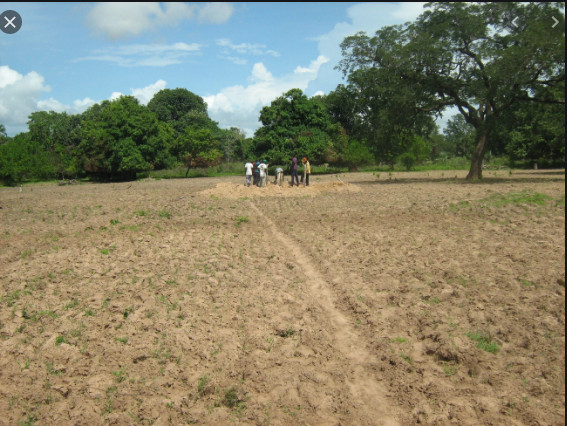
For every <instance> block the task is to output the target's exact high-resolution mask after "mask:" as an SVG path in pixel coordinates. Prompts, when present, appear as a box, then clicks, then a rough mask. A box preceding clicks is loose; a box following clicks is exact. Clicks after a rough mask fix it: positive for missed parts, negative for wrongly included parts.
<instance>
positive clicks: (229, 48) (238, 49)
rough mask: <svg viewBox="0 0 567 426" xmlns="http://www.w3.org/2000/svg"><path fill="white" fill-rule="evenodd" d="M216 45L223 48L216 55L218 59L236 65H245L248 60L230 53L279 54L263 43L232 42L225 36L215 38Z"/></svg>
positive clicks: (276, 55) (275, 55)
mask: <svg viewBox="0 0 567 426" xmlns="http://www.w3.org/2000/svg"><path fill="white" fill-rule="evenodd" d="M217 46H221V47H223V48H224V49H223V50H222V51H221V54H220V55H218V57H219V58H220V59H226V60H227V61H230V62H232V63H234V64H236V65H245V64H247V63H248V61H247V60H246V59H244V58H241V57H239V56H233V55H232V53H238V54H239V55H256V56H260V55H269V56H274V57H278V56H280V54H279V53H278V52H276V51H275V50H272V49H268V48H267V46H266V45H265V44H258V43H240V44H234V43H232V42H231V41H230V40H229V39H227V38H221V39H219V40H217Z"/></svg>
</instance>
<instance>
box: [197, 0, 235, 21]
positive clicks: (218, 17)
mask: <svg viewBox="0 0 567 426" xmlns="http://www.w3.org/2000/svg"><path fill="white" fill-rule="evenodd" d="M233 11H234V8H233V6H232V4H230V3H224V2H218V3H205V4H204V5H203V6H201V8H200V9H199V12H198V13H199V21H200V22H208V23H211V24H224V23H225V22H226V21H228V20H229V19H230V17H231V16H232V13H233Z"/></svg>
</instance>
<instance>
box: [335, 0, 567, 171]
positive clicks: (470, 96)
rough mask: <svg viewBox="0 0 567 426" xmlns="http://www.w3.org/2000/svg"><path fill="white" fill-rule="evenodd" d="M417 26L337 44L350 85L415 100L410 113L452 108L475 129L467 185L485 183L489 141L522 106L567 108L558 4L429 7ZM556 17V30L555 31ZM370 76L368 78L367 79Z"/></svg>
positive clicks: (562, 24) (562, 25)
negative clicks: (354, 83) (363, 82)
mask: <svg viewBox="0 0 567 426" xmlns="http://www.w3.org/2000/svg"><path fill="white" fill-rule="evenodd" d="M427 7H428V8H429V10H427V11H426V12H424V13H423V14H422V15H421V16H420V17H419V18H418V19H417V20H416V21H415V22H410V23H407V24H405V25H402V26H392V27H385V28H383V29H381V30H379V31H377V32H376V35H375V36H374V37H368V36H367V35H366V34H365V33H358V34H356V35H354V36H350V37H347V38H345V40H344V41H343V43H341V48H342V52H343V59H342V60H341V62H340V64H339V66H338V68H339V69H340V70H342V71H343V73H344V75H345V76H348V77H349V81H360V80H361V79H364V80H367V79H370V78H371V79H372V81H373V82H374V84H375V86H376V87H374V88H373V89H372V90H374V91H376V90H378V89H379V90H389V91H390V92H391V94H392V96H400V97H401V98H402V99H404V100H407V99H409V98H410V97H413V98H414V103H413V105H414V108H411V109H409V112H410V113H411V112H413V111H424V112H431V113H440V112H442V111H443V110H444V109H445V108H446V107H448V106H454V107H456V108H457V109H458V111H459V112H460V113H461V114H462V115H463V117H464V118H465V120H466V122H467V123H469V124H471V125H472V126H473V127H474V129H475V149H474V152H473V154H472V160H471V167H470V171H469V173H468V175H467V179H479V178H481V177H482V161H483V159H484V155H485V152H486V151H487V149H488V147H489V143H490V135H491V133H493V132H494V131H495V129H496V128H498V127H500V126H501V123H502V120H503V116H504V115H505V114H506V112H507V111H508V110H510V109H511V108H514V107H515V106H516V105H517V104H518V103H520V102H542V103H557V104H561V105H563V109H564V105H565V97H564V91H557V90H553V89H554V88H556V87H558V86H562V87H564V83H565V35H564V34H565V22H564V17H563V14H562V13H561V11H560V7H561V4H560V3H513V2H493V3H446V2H442V3H430V4H428V5H427ZM552 16H553V17H555V19H557V20H559V21H560V23H559V25H557V26H556V27H555V28H552V24H553V22H554V21H553V18H552ZM369 76H371V77H369Z"/></svg>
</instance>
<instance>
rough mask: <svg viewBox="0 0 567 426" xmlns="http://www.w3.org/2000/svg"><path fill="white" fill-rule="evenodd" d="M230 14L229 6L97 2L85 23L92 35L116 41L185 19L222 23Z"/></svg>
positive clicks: (217, 4) (222, 4)
mask: <svg viewBox="0 0 567 426" xmlns="http://www.w3.org/2000/svg"><path fill="white" fill-rule="evenodd" d="M162 5H163V6H162ZM232 13H233V6H232V5H231V4H230V3H204V4H201V3H199V4H188V3H180V2H171V3H158V2H151V3H149V2H148V3H135V2H131V3H127V2H124V3H97V4H95V5H94V6H93V7H92V9H91V10H90V12H89V13H88V14H87V18H86V24H87V25H88V26H89V27H90V28H91V29H92V30H93V31H94V32H95V33H97V34H102V35H105V36H106V37H108V38H110V39H112V40H118V39H121V38H125V37H135V36H137V35H139V34H141V33H143V32H147V31H153V30H155V29H156V28H158V27H163V26H171V25H177V24H179V23H180V22H181V21H183V20H187V19H194V18H196V19H198V20H199V22H202V23H212V24H222V23H224V22H226V21H227V20H228V19H230V17H231V16H232Z"/></svg>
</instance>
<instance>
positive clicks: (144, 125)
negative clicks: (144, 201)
mask: <svg viewBox="0 0 567 426" xmlns="http://www.w3.org/2000/svg"><path fill="white" fill-rule="evenodd" d="M160 132H164V133H167V127H166V128H164V127H163V126H161V127H160V126H159V122H158V120H157V118H156V116H155V114H154V113H153V112H151V111H150V110H148V108H146V107H145V106H143V105H140V104H139V103H138V101H137V100H136V98H134V97H132V96H121V97H120V98H119V99H117V100H115V101H112V102H110V101H103V102H102V103H101V104H100V105H99V104H96V105H93V106H92V107H91V108H89V109H88V110H87V111H85V113H83V121H82V132H81V136H82V140H81V143H80V144H79V146H78V147H77V149H76V156H77V161H78V162H79V164H80V166H81V167H82V168H84V170H85V171H86V172H88V173H90V174H92V175H97V176H101V177H105V178H108V177H110V178H135V177H136V172H139V171H144V170H149V169H152V168H158V167H160V166H163V163H164V162H167V160H166V158H167V156H168V154H167V146H166V144H165V142H164V141H165V140H166V139H167V138H165V136H163V135H162V136H160Z"/></svg>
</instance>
